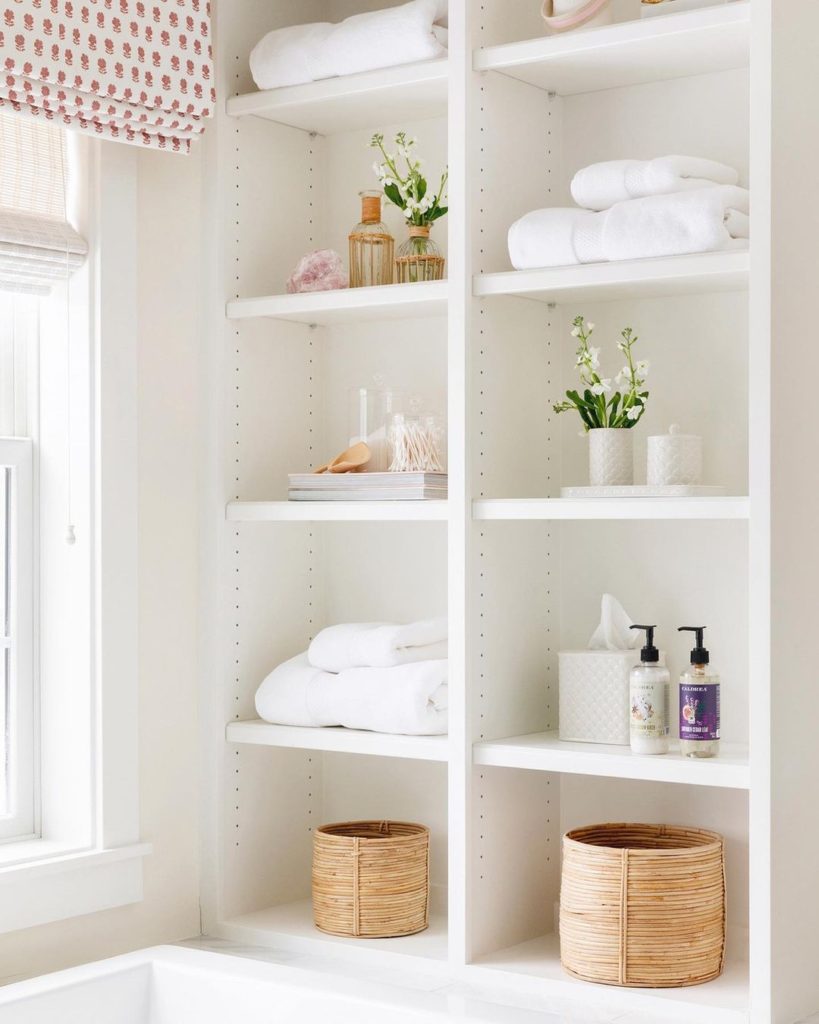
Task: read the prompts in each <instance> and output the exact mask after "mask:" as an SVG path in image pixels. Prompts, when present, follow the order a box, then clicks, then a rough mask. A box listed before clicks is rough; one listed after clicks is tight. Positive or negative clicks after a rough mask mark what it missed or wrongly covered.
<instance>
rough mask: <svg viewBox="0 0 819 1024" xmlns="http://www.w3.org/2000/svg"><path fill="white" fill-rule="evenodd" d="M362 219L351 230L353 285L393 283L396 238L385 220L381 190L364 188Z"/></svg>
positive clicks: (351, 277)
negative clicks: (388, 228)
mask: <svg viewBox="0 0 819 1024" xmlns="http://www.w3.org/2000/svg"><path fill="white" fill-rule="evenodd" d="M359 195H360V196H361V223H360V224H357V225H356V226H355V227H354V228H353V230H352V231H351V232H350V236H349V243H350V287H351V288H368V287H370V286H372V285H379V284H392V275H393V253H394V251H395V239H394V238H393V237H392V235H391V234H390V233H389V231H388V230H387V226H386V224H383V223H382V222H381V193H380V192H375V191H367V192H360V193H359Z"/></svg>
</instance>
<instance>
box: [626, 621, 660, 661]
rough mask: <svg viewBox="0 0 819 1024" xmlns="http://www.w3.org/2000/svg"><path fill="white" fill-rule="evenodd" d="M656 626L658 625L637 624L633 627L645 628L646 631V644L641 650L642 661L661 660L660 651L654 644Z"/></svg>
mask: <svg viewBox="0 0 819 1024" xmlns="http://www.w3.org/2000/svg"><path fill="white" fill-rule="evenodd" d="M656 628H657V627H656V626H638V625H636V624H635V625H633V626H632V627H631V629H644V630H645V631H646V645H645V647H644V648H643V649H642V650H641V651H640V660H641V661H648V662H653V661H659V660H660V652H659V651H658V650H657V648H656V647H655V646H654V630H655V629H656Z"/></svg>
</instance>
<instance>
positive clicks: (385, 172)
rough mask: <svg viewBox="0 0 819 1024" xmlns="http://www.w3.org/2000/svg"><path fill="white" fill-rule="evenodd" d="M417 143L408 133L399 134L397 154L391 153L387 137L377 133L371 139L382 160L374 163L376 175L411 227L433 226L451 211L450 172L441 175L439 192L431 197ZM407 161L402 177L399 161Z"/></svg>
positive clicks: (396, 143) (396, 137) (386, 193)
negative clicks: (448, 200) (448, 194)
mask: <svg viewBox="0 0 819 1024" xmlns="http://www.w3.org/2000/svg"><path fill="white" fill-rule="evenodd" d="M416 142H417V140H416V139H413V138H410V137H409V136H408V135H407V133H406V132H398V134H397V135H396V136H395V145H396V147H397V150H398V152H397V153H388V152H387V151H386V150H385V149H384V136H383V135H382V134H381V133H380V132H376V134H375V135H373V137H372V139H371V140H370V146H371V147H372V148H373V149H377V150H379V152H380V154H381V157H382V160H381V161H378V160H376V161H375V163H374V164H373V172H374V173H375V176H376V178H378V180H379V182H380V183H381V187H382V188H383V189H384V195H385V196H386V197H387V199H389V201H390V202H391V203H394V204H395V205H396V206H397V207H398V208H399V209H400V210H402V211H403V213H404V217H405V218H406V220H407V222H408V223H409V224H414V225H416V226H417V227H422V226H424V225H428V224H432V223H433V222H434V221H436V220H438V218H439V217H443V216H444V214H445V213H446V212H447V209H448V208H447V207H446V206H444V205H443V203H444V202H446V185H447V178H448V172H447V171H446V170H444V172H443V174H442V175H441V184H440V185H439V186H438V192H437V193H436V194H434V195H433V194H431V193H430V192H429V191H428V190H427V181H426V178H425V177H424V176H423V174H422V173H421V160H420V159H419V158H418V157H417V156H415V155H414V154H413V147H414V146H415V145H416ZM399 159H403V161H404V163H405V165H406V170H405V171H404V173H403V174H402V173H401V172H400V171H399V169H398V161H399Z"/></svg>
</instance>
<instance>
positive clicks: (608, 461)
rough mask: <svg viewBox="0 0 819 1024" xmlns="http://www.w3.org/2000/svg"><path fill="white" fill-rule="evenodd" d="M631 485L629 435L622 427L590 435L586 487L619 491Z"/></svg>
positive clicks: (632, 459)
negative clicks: (609, 488)
mask: <svg viewBox="0 0 819 1024" xmlns="http://www.w3.org/2000/svg"><path fill="white" fill-rule="evenodd" d="M633 483H634V445H633V442H632V432H631V431H630V430H628V429H627V428H625V427H619V428H611V427H597V428H595V429H594V430H590V431H589V484H590V485H591V486H592V487H618V486H623V485H626V484H633Z"/></svg>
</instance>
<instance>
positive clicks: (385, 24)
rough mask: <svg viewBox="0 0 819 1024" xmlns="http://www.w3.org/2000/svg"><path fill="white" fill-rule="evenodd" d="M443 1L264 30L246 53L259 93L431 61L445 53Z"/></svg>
mask: <svg viewBox="0 0 819 1024" xmlns="http://www.w3.org/2000/svg"><path fill="white" fill-rule="evenodd" d="M446 24H447V0H410V2H409V3H406V4H401V5H400V6H399V7H388V8H386V9H385V10H381V11H365V12H364V13H363V14H354V15H352V17H350V18H345V20H344V21H340V22H336V23H331V22H326V21H322V22H315V23H313V24H310V25H292V26H290V27H288V28H279V29H276V30H275V31H273V32H268V33H267V35H266V36H264V37H263V38H262V39H261V40H260V41H259V42H258V43H257V44H256V46H255V47H254V48H253V52H252V53H251V54H250V72H251V74H252V75H253V81H254V82H255V83H256V85H257V86H258V87H259V88H260V89H279V88H281V87H282V86H287V85H304V84H305V83H307V82H317V81H319V80H320V79H323V78H334V77H336V76H338V75H352V74H355V73H356V72H359V71H374V70H375V69H377V68H388V67H394V66H396V65H398V64H410V63H414V62H415V61H424V60H435V59H436V58H439V57H445V56H446V54H447V43H448V33H447V28H446Z"/></svg>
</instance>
